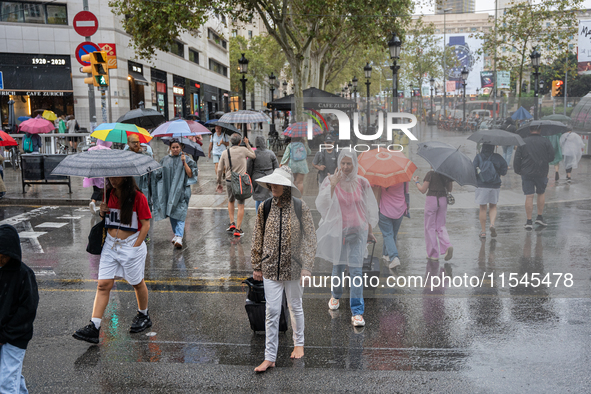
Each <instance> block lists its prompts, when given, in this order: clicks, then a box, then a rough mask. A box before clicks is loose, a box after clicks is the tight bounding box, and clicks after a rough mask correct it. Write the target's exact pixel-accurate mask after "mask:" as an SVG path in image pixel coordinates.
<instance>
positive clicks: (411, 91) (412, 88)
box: [409, 82, 414, 114]
mask: <svg viewBox="0 0 591 394" xmlns="http://www.w3.org/2000/svg"><path fill="white" fill-rule="evenodd" d="M409 87H410V113H411V114H412V104H413V103H412V96H414V87H413V85H412V82H411V83H410V85H409Z"/></svg>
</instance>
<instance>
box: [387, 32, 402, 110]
mask: <svg viewBox="0 0 591 394" xmlns="http://www.w3.org/2000/svg"><path fill="white" fill-rule="evenodd" d="M401 47H402V42H401V41H400V38H398V36H397V35H396V34H395V33H394V34H392V38H391V39H390V41H388V49H389V50H390V58H391V59H392V61H393V63H392V65H391V66H390V69H392V112H398V70H399V69H400V66H399V65H397V64H396V61H397V60H398V59H399V58H400V49H401Z"/></svg>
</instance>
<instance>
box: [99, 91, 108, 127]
mask: <svg viewBox="0 0 591 394" xmlns="http://www.w3.org/2000/svg"><path fill="white" fill-rule="evenodd" d="M107 89H108V88H99V90H100V91H101V114H102V115H103V123H107V92H106V90H107Z"/></svg>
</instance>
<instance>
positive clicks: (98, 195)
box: [90, 186, 103, 201]
mask: <svg viewBox="0 0 591 394" xmlns="http://www.w3.org/2000/svg"><path fill="white" fill-rule="evenodd" d="M92 190H93V192H92V196H90V199H91V200H95V201H103V189H101V188H100V187H96V186H93V187H92Z"/></svg>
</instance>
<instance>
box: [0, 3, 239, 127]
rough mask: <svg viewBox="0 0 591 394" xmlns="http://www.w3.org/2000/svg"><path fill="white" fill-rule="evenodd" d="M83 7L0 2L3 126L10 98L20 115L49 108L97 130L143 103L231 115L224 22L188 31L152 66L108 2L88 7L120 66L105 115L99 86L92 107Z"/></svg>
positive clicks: (101, 41) (99, 37)
mask: <svg viewBox="0 0 591 394" xmlns="http://www.w3.org/2000/svg"><path fill="white" fill-rule="evenodd" d="M82 10H83V5H82V0H66V1H59V0H58V1H56V2H50V3H48V2H41V1H36V2H34V1H27V2H21V1H10V2H7V1H0V72H2V81H0V82H2V86H0V110H1V111H0V116H1V121H2V124H3V125H6V124H7V118H8V101H9V100H10V99H12V100H14V101H15V105H14V108H15V113H16V116H17V117H19V116H31V115H33V114H34V113H35V110H38V109H48V110H53V111H54V112H56V114H58V115H61V114H65V115H74V116H75V118H76V119H77V120H78V123H79V124H80V126H81V127H83V128H90V127H91V123H93V121H94V122H96V124H100V123H102V122H103V121H113V122H114V121H116V120H117V119H118V118H119V117H120V116H121V115H123V114H125V113H126V112H127V111H129V110H130V109H135V108H139V107H140V105H144V106H145V107H146V108H154V109H156V110H158V111H159V112H161V113H162V114H163V115H164V116H165V118H166V119H172V118H174V117H184V116H187V115H190V114H195V115H198V116H200V117H201V118H202V119H208V118H209V116H210V114H211V113H214V112H216V111H220V110H221V111H227V109H228V106H229V105H228V98H229V94H228V93H229V90H230V78H229V77H230V74H229V73H230V69H229V48H228V39H227V38H228V29H227V27H226V21H225V18H224V17H217V16H214V15H212V17H211V18H210V19H209V20H208V21H207V23H206V24H205V25H204V26H202V27H201V28H200V31H198V32H196V33H195V34H187V33H184V34H182V35H181V36H180V37H178V38H177V40H175V43H174V44H173V45H172V46H171V47H170V49H169V50H168V51H166V52H164V51H156V55H155V56H154V57H153V58H152V59H149V60H148V61H147V60H144V59H138V58H137V57H136V54H135V52H134V51H133V49H132V48H131V46H130V36H129V35H128V34H127V33H126V32H125V31H124V29H123V27H122V24H121V19H120V18H119V17H118V16H116V15H114V14H113V13H112V12H111V9H110V7H109V5H108V0H98V1H92V2H89V11H90V12H92V13H93V14H94V15H95V16H96V17H97V19H98V31H97V32H96V33H95V34H94V35H93V36H92V37H91V41H92V43H94V44H97V45H98V46H99V47H100V48H101V49H102V50H106V51H107V52H108V55H109V56H110V66H111V65H112V66H113V67H114V68H112V69H110V72H109V77H110V84H109V91H108V92H106V93H105V96H106V108H105V110H104V111H103V110H102V108H101V93H100V92H98V91H97V89H96V88H93V89H94V91H95V101H94V103H90V102H89V98H88V96H89V95H88V90H89V87H88V85H86V84H84V78H85V77H86V74H82V73H81V72H80V68H81V67H82V65H81V64H80V63H79V61H78V60H77V57H76V53H75V52H76V49H77V47H78V46H79V44H81V43H84V41H85V38H84V37H82V36H80V35H79V34H77V33H76V31H75V30H74V26H73V19H74V16H75V15H76V14H77V13H78V12H80V11H82ZM111 62H112V63H111ZM115 63H116V64H115ZM89 104H90V105H93V106H94V107H95V109H96V120H94V119H90V117H89Z"/></svg>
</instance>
